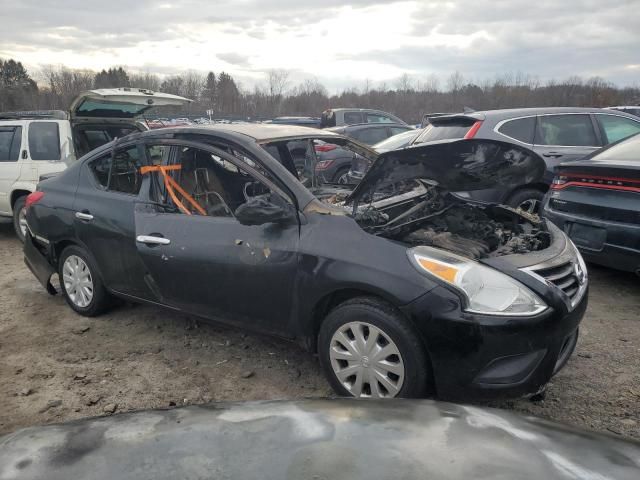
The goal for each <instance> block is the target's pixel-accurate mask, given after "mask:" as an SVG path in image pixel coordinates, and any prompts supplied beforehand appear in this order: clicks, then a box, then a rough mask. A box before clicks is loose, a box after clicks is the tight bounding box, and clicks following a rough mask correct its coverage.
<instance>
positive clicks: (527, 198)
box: [507, 188, 544, 214]
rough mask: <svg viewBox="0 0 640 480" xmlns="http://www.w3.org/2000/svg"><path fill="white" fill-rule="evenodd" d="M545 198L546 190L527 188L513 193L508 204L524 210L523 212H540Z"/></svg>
mask: <svg viewBox="0 0 640 480" xmlns="http://www.w3.org/2000/svg"><path fill="white" fill-rule="evenodd" d="M543 198H544V192H541V191H540V190H537V189H535V188H525V189H523V190H518V191H517V192H515V193H514V194H513V195H511V197H509V200H507V205H509V206H510V207H513V208H517V209H518V210H522V211H523V212H527V213H531V214H538V213H540V206H541V204H542V199H543Z"/></svg>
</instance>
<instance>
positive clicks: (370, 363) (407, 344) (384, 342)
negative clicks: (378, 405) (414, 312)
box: [318, 297, 429, 398]
mask: <svg viewBox="0 0 640 480" xmlns="http://www.w3.org/2000/svg"><path fill="white" fill-rule="evenodd" d="M318 353H319V357H320V363H321V364H322V367H323V369H324V372H325V375H326V376H327V379H328V380H329V383H330V384H331V386H332V387H333V389H334V390H335V391H336V392H337V393H338V394H340V395H344V396H352V397H359V398H392V397H420V396H423V395H424V394H425V393H426V391H427V383H428V379H429V363H428V359H427V356H426V353H425V350H424V347H423V346H422V344H421V342H420V340H419V338H418V336H417V334H416V332H415V331H414V329H413V328H412V327H411V325H410V324H409V322H408V321H407V320H406V319H405V318H404V317H402V315H401V314H400V313H399V312H397V311H396V310H395V309H394V308H392V307H391V306H389V305H387V304H386V303H384V302H382V301H380V300H377V299H374V298H367V297H360V298H356V299H353V300H349V301H347V302H345V303H343V304H341V305H339V306H338V307H336V308H334V309H333V310H332V311H331V312H330V313H329V315H328V316H327V318H326V319H325V320H324V322H323V323H322V326H321V327H320V334H319V337H318Z"/></svg>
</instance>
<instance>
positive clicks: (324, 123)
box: [320, 108, 406, 128]
mask: <svg viewBox="0 0 640 480" xmlns="http://www.w3.org/2000/svg"><path fill="white" fill-rule="evenodd" d="M359 123H399V124H401V125H406V123H405V122H404V121H403V120H400V119H399V118H398V117H396V116H395V115H393V114H391V113H387V112H383V111H382V110H372V109H369V108H329V109H327V110H325V111H324V112H322V115H321V116H320V127H321V128H327V127H342V126H343V125H356V124H359Z"/></svg>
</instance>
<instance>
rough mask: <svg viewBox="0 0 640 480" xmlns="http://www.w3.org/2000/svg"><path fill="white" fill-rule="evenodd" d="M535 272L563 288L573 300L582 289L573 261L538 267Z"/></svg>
mask: <svg viewBox="0 0 640 480" xmlns="http://www.w3.org/2000/svg"><path fill="white" fill-rule="evenodd" d="M534 273H535V274H536V275H539V276H540V277H542V278H544V279H545V280H546V281H547V282H549V283H552V284H554V285H555V286H556V287H558V288H559V289H560V290H562V291H563V292H564V293H565V294H566V295H567V296H568V297H569V298H570V299H571V301H572V302H573V300H574V299H575V298H576V296H577V295H578V292H579V291H580V281H579V279H578V275H577V274H576V268H575V264H574V263H573V262H566V263H562V264H560V265H554V266H553V267H548V268H541V269H536V270H534Z"/></svg>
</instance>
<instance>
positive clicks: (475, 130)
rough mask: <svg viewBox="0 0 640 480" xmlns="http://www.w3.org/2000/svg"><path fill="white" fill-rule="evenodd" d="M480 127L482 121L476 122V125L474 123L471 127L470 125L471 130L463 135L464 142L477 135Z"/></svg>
mask: <svg viewBox="0 0 640 480" xmlns="http://www.w3.org/2000/svg"><path fill="white" fill-rule="evenodd" d="M481 126H482V120H478V121H477V122H476V123H474V124H473V125H471V128H470V129H469V131H468V132H467V133H466V134H465V136H464V139H465V140H469V139H470V138H473V137H475V136H476V133H478V130H480V127H481Z"/></svg>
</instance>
